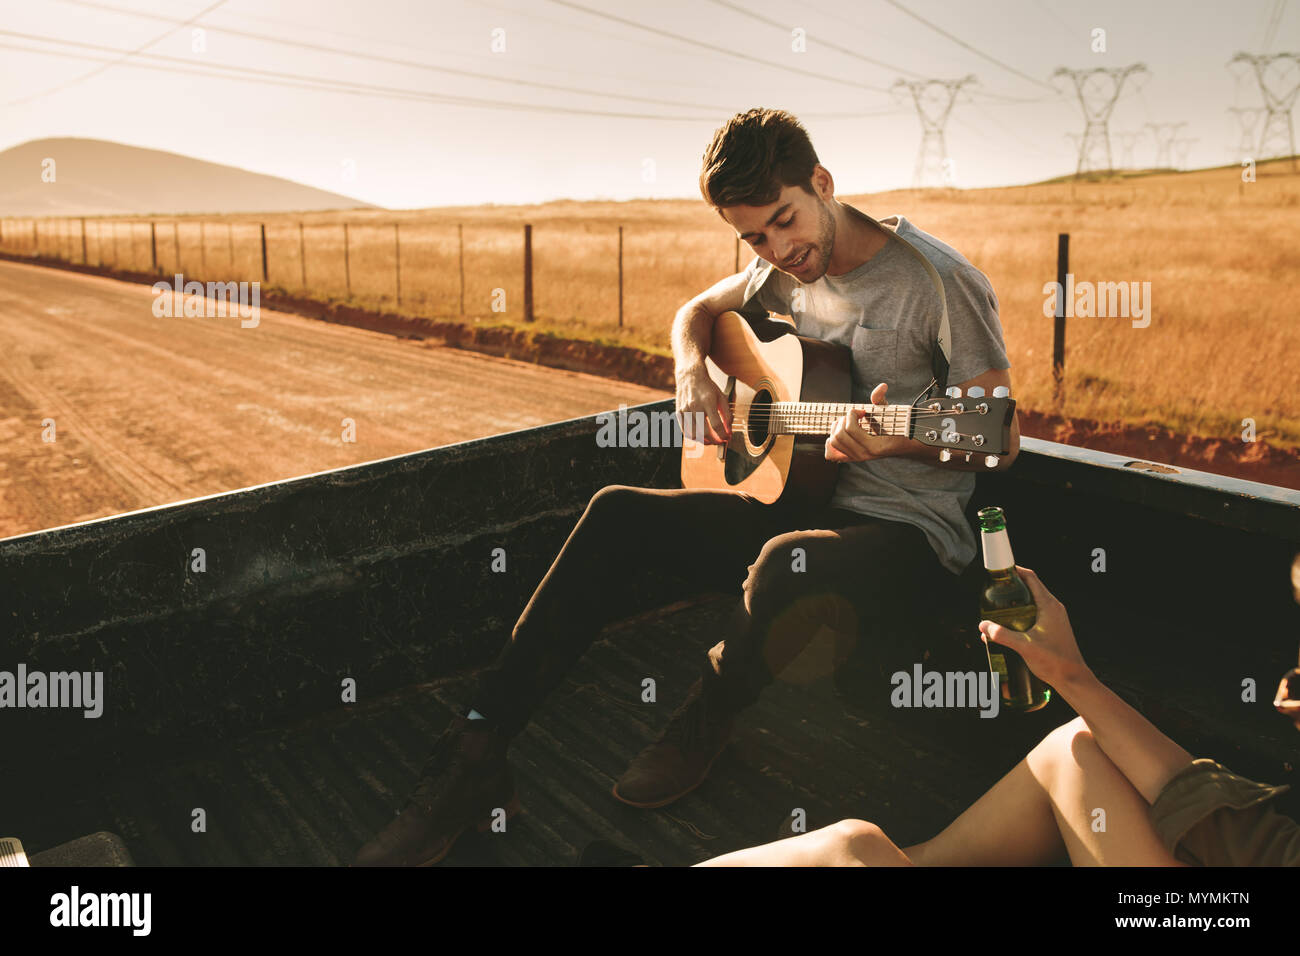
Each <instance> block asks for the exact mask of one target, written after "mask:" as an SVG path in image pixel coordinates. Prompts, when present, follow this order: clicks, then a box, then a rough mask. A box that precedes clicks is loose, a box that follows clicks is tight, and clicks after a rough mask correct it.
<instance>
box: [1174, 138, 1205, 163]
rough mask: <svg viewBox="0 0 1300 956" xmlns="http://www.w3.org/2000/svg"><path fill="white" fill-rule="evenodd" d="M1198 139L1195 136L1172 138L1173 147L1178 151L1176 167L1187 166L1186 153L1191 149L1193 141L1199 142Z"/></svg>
mask: <svg viewBox="0 0 1300 956" xmlns="http://www.w3.org/2000/svg"><path fill="white" fill-rule="evenodd" d="M1199 142H1200V140H1199V139H1196V138H1195V137H1193V138H1191V139H1176V140H1174V149H1175V150H1176V151H1177V152H1178V168H1179V169H1186V168H1187V154H1188V153H1189V152H1190V151H1191V148H1192V144H1193V143H1199Z"/></svg>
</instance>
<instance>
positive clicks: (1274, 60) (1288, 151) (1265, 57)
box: [1228, 53, 1300, 172]
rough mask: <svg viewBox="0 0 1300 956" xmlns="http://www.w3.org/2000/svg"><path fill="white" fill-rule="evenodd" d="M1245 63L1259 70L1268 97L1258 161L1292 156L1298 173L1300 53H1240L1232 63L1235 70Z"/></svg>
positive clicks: (1293, 165) (1260, 87) (1258, 76)
mask: <svg viewBox="0 0 1300 956" xmlns="http://www.w3.org/2000/svg"><path fill="white" fill-rule="evenodd" d="M1236 63H1243V64H1246V65H1248V66H1250V67H1251V68H1252V69H1253V70H1254V71H1255V79H1256V80H1258V81H1259V91H1260V93H1261V94H1262V95H1263V97H1264V110H1265V111H1266V112H1265V115H1264V129H1263V131H1262V132H1261V133H1260V136H1259V144H1258V146H1257V148H1256V151H1255V153H1256V155H1255V157H1254V158H1256V159H1277V158H1279V157H1284V156H1290V157H1291V170H1292V172H1294V171H1295V127H1294V126H1293V125H1292V123H1291V108H1292V107H1293V106H1294V105H1295V101H1296V95H1297V94H1300V76H1297V74H1298V73H1300V53H1261V54H1254V53H1238V54H1237V55H1236V56H1234V57H1233V58H1232V59H1231V60H1229V61H1228V66H1229V68H1231V67H1232V66H1233V65H1234V64H1236Z"/></svg>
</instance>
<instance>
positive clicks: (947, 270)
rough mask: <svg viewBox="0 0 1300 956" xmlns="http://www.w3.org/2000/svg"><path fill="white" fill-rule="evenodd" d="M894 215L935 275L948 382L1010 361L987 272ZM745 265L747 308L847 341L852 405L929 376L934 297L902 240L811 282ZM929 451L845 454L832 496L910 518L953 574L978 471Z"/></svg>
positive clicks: (963, 550)
mask: <svg viewBox="0 0 1300 956" xmlns="http://www.w3.org/2000/svg"><path fill="white" fill-rule="evenodd" d="M848 208H849V209H852V207H848ZM853 212H854V213H857V210H853ZM859 215H860V213H859ZM894 218H897V233H898V235H899V236H901V237H902V238H903V239H906V240H907V241H908V242H910V243H911V244H912V246H913V247H914V248H916V249H918V250H919V251H920V252H921V253H922V254H924V255H925V257H926V258H927V259H929V261H930V262H931V264H932V265H933V266H934V268H935V270H936V271H937V272H938V273H939V276H940V278H941V279H942V280H943V287H944V294H945V296H946V297H947V300H948V321H949V323H950V326H951V346H950V350H949V351H950V362H951V365H950V368H949V371H948V384H949V385H957V384H960V383H962V382H965V381H968V380H970V379H972V378H975V377H976V376H977V375H980V374H982V373H984V372H986V371H988V370H989V369H1002V368H1010V367H1011V363H1010V362H1008V361H1007V353H1006V349H1005V348H1004V346H1003V343H1002V325H1001V323H1000V322H999V321H998V299H997V296H996V295H995V294H994V292H993V287H992V285H990V283H989V280H988V279H987V278H986V277H985V276H984V274H983V273H982V272H980V271H979V270H978V269H976V268H975V267H974V266H973V265H971V264H970V263H969V262H968V261H967V260H966V258H965V257H964V256H962V254H961V253H959V252H958V251H957V250H955V249H953V248H952V247H951V246H949V245H947V244H945V243H943V242H940V241H939V240H938V239H936V238H935V237H934V236H931V235H929V234H928V233H925V232H922V231H921V230H920V229H917V228H916V227H915V226H913V225H912V224H911V223H910V222H908V221H907V219H905V218H904V217H902V216H898V217H891V218H890V219H889V220H886V222H887V223H888V224H890V225H892V224H893V221H894ZM745 274H746V275H747V276H748V277H749V283H748V285H747V286H746V288H745V303H746V306H747V307H748V308H749V309H752V308H753V304H752V303H753V302H757V304H758V305H759V306H760V307H761V308H762V309H765V310H767V311H769V312H775V313H777V314H779V315H788V316H790V317H791V318H793V319H794V321H795V326H796V328H797V329H798V331H799V334H800V335H807V336H809V337H813V338H819V339H825V340H826V341H828V342H836V343H839V344H841V345H845V346H848V347H849V348H851V349H852V350H853V361H852V370H853V399H852V400H853V401H854V402H861V403H867V402H869V401H870V400H871V391H872V389H873V388H875V386H876V385H877V384H878V383H880V382H886V383H888V385H889V397H888V399H887V401H889V402H890V403H892V404H910V403H911V402H912V400H913V399H915V398H916V396H917V395H918V394H919V393H920V392H921V391H922V390H923V389H924V388H925V387H926V386H927V385H929V383H930V380H931V378H932V377H933V374H932V371H931V356H932V354H933V350H934V349H936V348H937V346H936V344H935V341H936V338H937V337H938V333H939V323H940V318H941V316H942V305H941V303H940V300H939V293H938V290H937V289H936V288H935V286H934V283H933V281H932V280H931V278H930V274H929V272H928V271H927V270H926V268H925V266H924V265H923V264H922V263H921V262H919V261H918V260H917V258H916V257H915V256H914V255H912V253H911V252H909V251H908V250H907V249H905V248H904V247H903V246H902V244H901V243H899V242H897V241H895V240H894V239H890V240H889V242H888V243H886V245H885V246H884V248H883V249H881V250H880V251H879V252H877V253H876V254H875V255H874V256H872V257H871V258H870V259H868V260H867V261H866V262H864V263H863V264H862V265H860V266H858V267H857V268H856V269H853V270H851V271H850V272H847V273H845V274H844V275H841V276H831V275H825V276H822V277H821V278H820V279H818V280H817V281H816V282H813V283H812V284H810V285H803V284H802V283H800V282H799V281H798V280H797V279H795V278H794V277H793V276H789V275H786V274H785V273H784V272H781V271H780V270H778V269H776V268H774V267H773V266H772V265H771V263H768V262H766V261H764V260H763V259H759V258H756V259H754V261H753V262H751V263H750V264H749V266H748V267H747V268H746V270H745ZM796 290H802V298H803V303H802V304H803V308H802V310H800V309H798V308H792V296H793V295H794V293H795V291H796ZM751 300H752V302H751ZM935 455H936V458H935V461H934V463H933V464H931V463H929V462H927V461H921V460H919V459H916V458H898V457H894V458H880V459H877V460H875V461H859V462H847V463H845V464H844V465H842V466H841V468H840V477H839V482H838V484H837V485H836V487H835V494H834V496H833V497H832V499H831V504H832V505H833V506H835V507H838V508H846V509H848V510H849V511H855V512H858V513H859V514H865V515H873V516H875V517H879V518H886V519H888V520H891V521H902V522H906V523H907V524H912V525H915V526H916V527H918V528H920V529H921V531H923V532H924V533H925V536H926V539H927V540H928V541H929V542H930V546H931V547H932V548H934V552H935V554H936V555H937V556H938V558H939V561H940V562H941V563H942V564H943V566H944V567H946V568H948V570H950V571H952V572H953V573H954V574H960V573H961V572H962V570H963V569H964V568H965V567H966V566H967V565H968V564H970V562H971V560H972V559H973V558H974V557H975V550H976V549H975V535H974V532H973V531H972V530H971V527H970V524H969V523H968V522H967V521H966V517H965V513H964V512H965V508H966V505H967V504H968V503H969V502H970V497H971V495H972V494H973V493H974V491H975V475H974V473H973V472H969V471H958V470H956V469H948V468H945V467H943V466H942V465H940V464H939V462H938V457H937V456H938V453H937V452H936V453H935Z"/></svg>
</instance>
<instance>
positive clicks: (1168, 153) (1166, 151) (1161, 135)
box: [1146, 123, 1187, 169]
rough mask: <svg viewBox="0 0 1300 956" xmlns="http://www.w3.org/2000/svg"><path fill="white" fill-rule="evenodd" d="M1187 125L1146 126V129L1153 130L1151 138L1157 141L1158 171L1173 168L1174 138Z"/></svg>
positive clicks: (1156, 164) (1164, 124)
mask: <svg viewBox="0 0 1300 956" xmlns="http://www.w3.org/2000/svg"><path fill="white" fill-rule="evenodd" d="M1186 125H1187V124H1186V123H1147V124H1146V129H1149V130H1151V138H1152V139H1154V140H1155V141H1156V162H1155V168H1156V169H1170V168H1172V167H1173V165H1174V161H1173V146H1174V137H1175V136H1177V135H1178V131H1179V130H1180V129H1182V128H1183V127H1184V126H1186Z"/></svg>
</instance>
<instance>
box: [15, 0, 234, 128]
mask: <svg viewBox="0 0 1300 956" xmlns="http://www.w3.org/2000/svg"><path fill="white" fill-rule="evenodd" d="M225 2H226V0H217V2H216V3H214V4H212V5H211V6H208V7H204V8H203V9H202V10H200V11H199V12H198V13H196V14H194V16H192V17H190V18H189V19H188V20H185V21H183V22H182V23H181V24H180V26H188V25H189V24H191V23H193V22H194V21H195V20H197V19H198V18H199V17H201V16H203V15H204V14H208V13H211V12H212V11H213V10H215V9H217V7H219V6H221V5H222V4H223V3H225ZM175 32H176V28H173V29H171V30H167V31H166V32H165V33H160V34H158V36H156V37H154V38H153V39H152V40H150V41H149V42H148V43H146V44H144V45H143V46H139V47H136V48H135V49H134V50H127V51H124V52H123V54H122V57H121V59H119V60H116V61H113V62H108V63H105V64H104V65H103V66H99V67H96V68H95V69H93V70H91V71H90V72H89V73H86V74H85V75H83V76H78V77H76V78H74V79H71V80H69V81H68V82H66V83H64V84H63V85H62V86H56V87H53V88H52V89H48V90H44V91H42V92H40V93H33V94H32V95H31V96H27V97H24V98H22V99H19V100H10V101H9V102H8V103H6V104H5V105H6V106H18V105H20V104H22V103H27V102H29V101H31V100H35V99H40V98H41V97H42V96H49V95H50V94H51V93H61V92H62V91H64V90H66V89H68V88H69V87H72V86H76V85H77V84H78V83H81V82H83V81H85V80H88V79H90V78H91V77H92V76H96V75H98V74H100V73H103V72H104V71H105V70H107V69H108V68H109V67H111V66H116V65H117V64H119V63H124V62H125V61H127V60H129V59H130V58H131V57H133V56H135V55H136V54H137V53H142V52H144V51H145V50H146V49H148V48H149V47H151V46H153V45H154V44H155V43H157V42H158V41H159V40H164V39H166V38H167V37H169V36H171V35H172V34H173V33H175Z"/></svg>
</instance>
